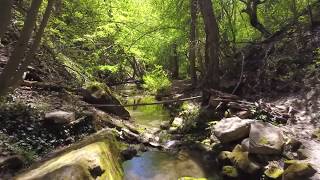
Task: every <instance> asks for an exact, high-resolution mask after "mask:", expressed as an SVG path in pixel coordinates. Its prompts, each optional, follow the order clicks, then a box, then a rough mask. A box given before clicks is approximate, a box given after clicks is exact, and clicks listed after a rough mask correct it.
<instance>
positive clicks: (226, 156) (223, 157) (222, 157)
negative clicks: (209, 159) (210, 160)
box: [218, 151, 232, 165]
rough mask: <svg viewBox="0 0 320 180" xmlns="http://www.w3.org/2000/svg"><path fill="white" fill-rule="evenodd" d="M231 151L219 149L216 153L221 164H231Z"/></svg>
mask: <svg viewBox="0 0 320 180" xmlns="http://www.w3.org/2000/svg"><path fill="white" fill-rule="evenodd" d="M231 158H232V152H229V151H221V152H220V154H219V155H218V160H219V162H220V163H221V164H223V165H226V164H231Z"/></svg>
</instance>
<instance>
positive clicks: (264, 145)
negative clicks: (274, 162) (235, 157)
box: [249, 122, 284, 154]
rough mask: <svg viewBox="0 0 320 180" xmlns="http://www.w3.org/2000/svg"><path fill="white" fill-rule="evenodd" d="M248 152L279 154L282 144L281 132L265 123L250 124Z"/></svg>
mask: <svg viewBox="0 0 320 180" xmlns="http://www.w3.org/2000/svg"><path fill="white" fill-rule="evenodd" d="M249 138H250V146H249V152H250V153H254V154H281V153H282V147H283V144H284V138H283V134H282V130H281V129H280V128H278V127H276V126H274V125H271V124H269V123H265V122H256V123H252V124H251V130H250V134H249Z"/></svg>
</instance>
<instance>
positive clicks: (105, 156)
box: [16, 135, 123, 180]
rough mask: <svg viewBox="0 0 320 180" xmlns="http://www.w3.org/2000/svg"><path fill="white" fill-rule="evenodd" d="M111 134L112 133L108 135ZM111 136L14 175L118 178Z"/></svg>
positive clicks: (118, 171)
mask: <svg viewBox="0 0 320 180" xmlns="http://www.w3.org/2000/svg"><path fill="white" fill-rule="evenodd" d="M110 136H111V135H110ZM116 147H117V146H116V144H115V141H114V139H113V138H112V137H109V138H107V139H106V140H99V141H98V142H95V143H92V144H89V145H86V146H84V147H82V148H79V149H76V150H73V151H70V152H67V153H65V154H62V155H60V156H57V157H55V158H53V159H51V160H48V161H46V162H44V163H43V164H41V165H40V166H38V167H36V168H34V169H31V170H29V171H27V172H25V173H23V174H20V175H18V176H17V177H16V179H17V180H19V179H23V180H26V179H47V180H50V179H77V180H87V179H96V178H97V177H99V178H100V179H109V180H120V179H122V177H123V171H122V168H121V165H120V162H119V160H120V158H119V152H118V150H117V148H116Z"/></svg>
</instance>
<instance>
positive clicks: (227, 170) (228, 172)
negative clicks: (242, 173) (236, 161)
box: [222, 166, 239, 178]
mask: <svg viewBox="0 0 320 180" xmlns="http://www.w3.org/2000/svg"><path fill="white" fill-rule="evenodd" d="M222 174H223V175H225V176H228V177H232V178H236V177H238V176H239V173H238V170H237V169H236V168H235V167H233V166H223V167H222Z"/></svg>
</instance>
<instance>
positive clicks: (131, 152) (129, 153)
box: [121, 146, 138, 161]
mask: <svg viewBox="0 0 320 180" xmlns="http://www.w3.org/2000/svg"><path fill="white" fill-rule="evenodd" d="M137 154H138V151H137V150H136V149H135V148H134V147H133V146H130V147H128V148H127V149H126V150H123V151H121V157H122V158H121V159H123V160H124V161H127V160H130V159H132V158H133V157H135V156H136V155H137Z"/></svg>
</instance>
